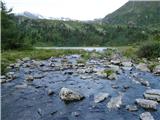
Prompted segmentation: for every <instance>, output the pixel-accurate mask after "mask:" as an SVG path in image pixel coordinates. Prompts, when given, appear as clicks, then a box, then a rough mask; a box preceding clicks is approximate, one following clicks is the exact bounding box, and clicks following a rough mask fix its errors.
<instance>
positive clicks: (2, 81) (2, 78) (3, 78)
mask: <svg viewBox="0 0 160 120" xmlns="http://www.w3.org/2000/svg"><path fill="white" fill-rule="evenodd" d="M0 77H1V78H0V83H5V82H6V76H4V75H2V76H0Z"/></svg>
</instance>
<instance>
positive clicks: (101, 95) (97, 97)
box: [94, 93, 109, 103]
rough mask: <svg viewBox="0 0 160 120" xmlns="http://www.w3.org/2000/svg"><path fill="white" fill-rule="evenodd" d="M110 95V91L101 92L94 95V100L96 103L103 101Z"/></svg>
mask: <svg viewBox="0 0 160 120" xmlns="http://www.w3.org/2000/svg"><path fill="white" fill-rule="evenodd" d="M108 97H109V93H99V94H97V95H95V96H94V102H95V103H99V102H102V101H104V100H105V99H107V98H108Z"/></svg>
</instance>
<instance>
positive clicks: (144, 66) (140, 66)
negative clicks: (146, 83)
mask: <svg viewBox="0 0 160 120" xmlns="http://www.w3.org/2000/svg"><path fill="white" fill-rule="evenodd" d="M136 68H137V69H138V70H140V71H143V72H150V69H149V68H148V66H147V64H145V63H139V64H138V65H137V66H136Z"/></svg>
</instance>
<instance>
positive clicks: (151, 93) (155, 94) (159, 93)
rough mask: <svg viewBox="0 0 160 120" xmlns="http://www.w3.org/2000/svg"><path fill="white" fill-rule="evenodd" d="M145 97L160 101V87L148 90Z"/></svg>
mask: <svg viewBox="0 0 160 120" xmlns="http://www.w3.org/2000/svg"><path fill="white" fill-rule="evenodd" d="M144 97H145V98H146V99H149V100H155V101H158V102H160V89H150V90H146V92H145V93H144Z"/></svg>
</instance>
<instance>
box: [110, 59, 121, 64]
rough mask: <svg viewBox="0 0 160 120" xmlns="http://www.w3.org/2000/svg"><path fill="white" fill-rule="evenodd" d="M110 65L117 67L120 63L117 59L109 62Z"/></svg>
mask: <svg viewBox="0 0 160 120" xmlns="http://www.w3.org/2000/svg"><path fill="white" fill-rule="evenodd" d="M111 63H112V64H114V65H119V64H120V63H121V61H120V60H119V59H117V60H111Z"/></svg>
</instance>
